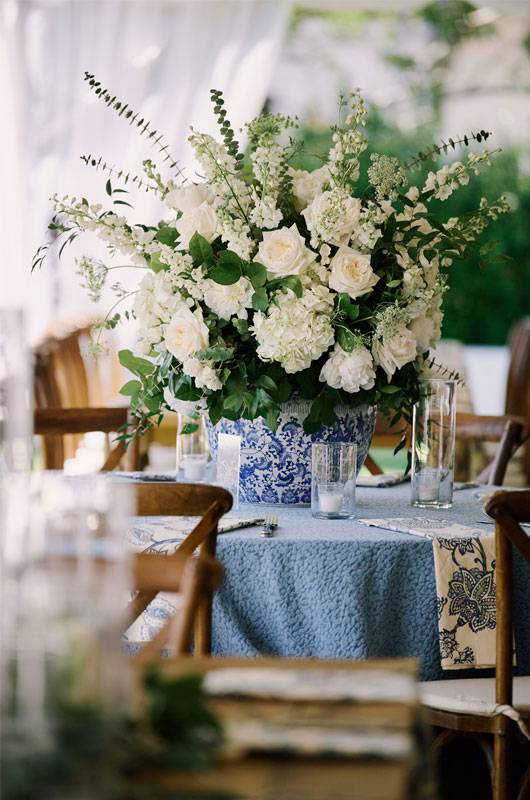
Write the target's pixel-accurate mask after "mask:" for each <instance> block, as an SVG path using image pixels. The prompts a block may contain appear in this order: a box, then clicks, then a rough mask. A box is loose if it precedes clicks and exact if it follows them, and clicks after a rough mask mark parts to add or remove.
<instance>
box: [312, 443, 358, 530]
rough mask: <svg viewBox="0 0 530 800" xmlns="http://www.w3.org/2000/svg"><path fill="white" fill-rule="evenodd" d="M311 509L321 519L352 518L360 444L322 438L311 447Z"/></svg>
mask: <svg viewBox="0 0 530 800" xmlns="http://www.w3.org/2000/svg"><path fill="white" fill-rule="evenodd" d="M311 461H312V469H311V513H312V515H313V516H314V517H319V518H320V519H348V518H349V517H353V516H354V513H355V479H356V472H357V446H356V445H355V444H353V443H350V442H322V443H318V444H313V445H312V448H311Z"/></svg>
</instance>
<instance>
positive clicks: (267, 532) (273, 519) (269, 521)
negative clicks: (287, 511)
mask: <svg viewBox="0 0 530 800" xmlns="http://www.w3.org/2000/svg"><path fill="white" fill-rule="evenodd" d="M277 527H278V515H277V514H267V515H266V516H265V522H264V523H263V530H262V532H261V535H262V536H263V537H264V538H265V539H270V538H271V537H272V534H273V532H274V530H275V529H276V528H277Z"/></svg>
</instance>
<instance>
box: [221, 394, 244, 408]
mask: <svg viewBox="0 0 530 800" xmlns="http://www.w3.org/2000/svg"><path fill="white" fill-rule="evenodd" d="M242 405H243V397H241V396H240V395H237V394H230V395H228V397H225V401H224V405H223V408H224V409H228V410H229V411H239V409H240V408H241V406H242Z"/></svg>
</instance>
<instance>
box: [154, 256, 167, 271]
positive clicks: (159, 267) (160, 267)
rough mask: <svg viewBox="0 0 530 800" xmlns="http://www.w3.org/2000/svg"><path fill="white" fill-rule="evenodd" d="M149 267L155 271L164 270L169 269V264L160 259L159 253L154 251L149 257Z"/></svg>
mask: <svg viewBox="0 0 530 800" xmlns="http://www.w3.org/2000/svg"><path fill="white" fill-rule="evenodd" d="M149 267H150V268H151V269H152V270H153V272H162V271H163V270H167V269H169V267H168V266H167V264H163V263H162V261H160V258H159V253H153V254H152V255H151V256H150V258H149Z"/></svg>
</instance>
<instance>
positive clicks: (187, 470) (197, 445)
mask: <svg viewBox="0 0 530 800" xmlns="http://www.w3.org/2000/svg"><path fill="white" fill-rule="evenodd" d="M209 455H210V450H209V447H208V437H207V434H206V426H205V424H204V418H203V416H202V414H197V415H194V416H191V417H190V416H187V415H186V414H180V413H179V415H178V428H177V478H180V480H183V481H185V482H186V483H201V482H202V481H205V480H206V468H207V465H208V457H209Z"/></svg>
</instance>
